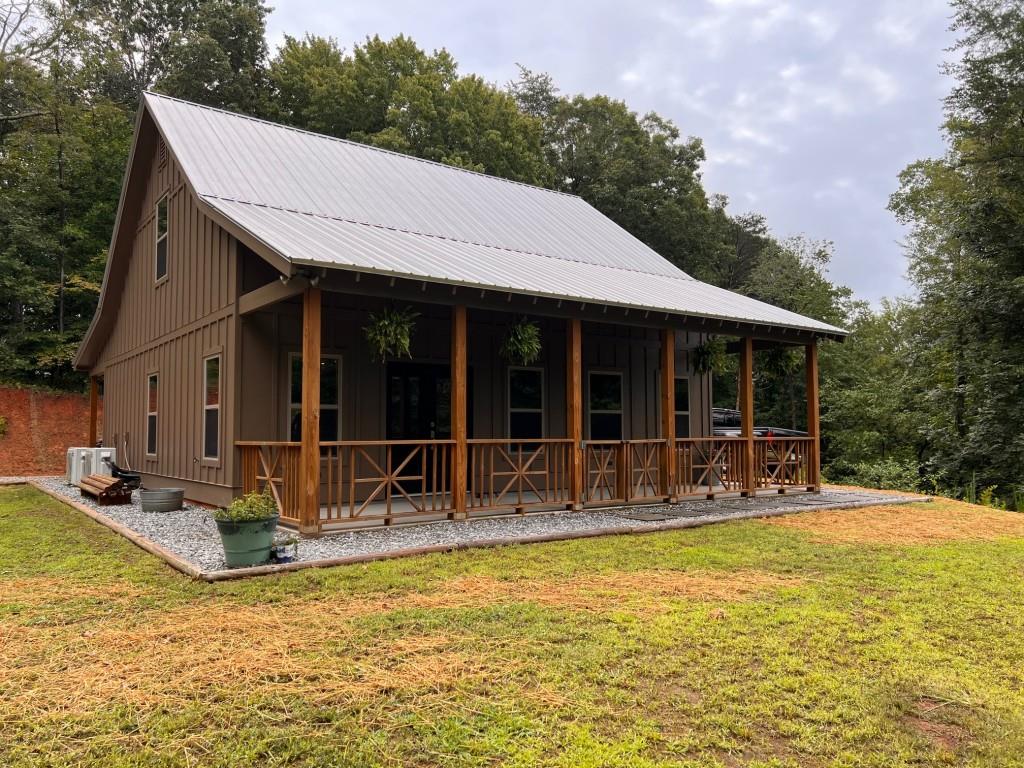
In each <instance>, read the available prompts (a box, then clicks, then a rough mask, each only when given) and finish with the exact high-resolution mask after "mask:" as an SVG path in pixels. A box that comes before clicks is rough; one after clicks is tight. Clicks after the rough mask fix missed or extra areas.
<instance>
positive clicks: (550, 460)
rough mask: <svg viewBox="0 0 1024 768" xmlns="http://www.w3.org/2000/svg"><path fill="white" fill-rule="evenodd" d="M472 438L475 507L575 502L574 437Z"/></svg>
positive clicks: (472, 502) (472, 504)
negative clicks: (572, 475) (572, 481)
mask: <svg viewBox="0 0 1024 768" xmlns="http://www.w3.org/2000/svg"><path fill="white" fill-rule="evenodd" d="M467 442H468V443H469V499H468V501H467V507H468V509H469V510H470V511H484V510H510V511H515V512H519V513H523V512H526V511H527V510H528V509H531V508H539V507H548V508H553V507H559V506H563V507H564V506H571V504H572V499H571V498H570V490H569V489H570V482H569V467H570V457H571V456H570V454H571V450H572V441H571V440H565V439H551V438H549V439H543V440H505V439H496V440H480V439H472V440H469V441H467Z"/></svg>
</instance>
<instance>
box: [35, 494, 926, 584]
mask: <svg viewBox="0 0 1024 768" xmlns="http://www.w3.org/2000/svg"><path fill="white" fill-rule="evenodd" d="M32 482H33V484H35V485H37V486H38V487H40V488H41V489H43V490H45V491H47V492H48V493H50V494H52V495H55V496H57V497H59V498H62V499H65V500H67V501H70V502H74V503H75V504H76V505H85V506H87V507H89V508H90V509H91V510H92V511H94V512H96V513H98V515H97V519H99V520H100V522H104V523H105V524H107V525H110V524H111V523H113V524H115V525H118V526H123V527H125V528H127V529H129V530H130V531H131V532H132V534H134V535H135V536H136V537H138V538H141V539H145V540H148V541H149V542H151V543H153V544H157V545H159V546H160V547H163V548H165V549H166V550H169V551H170V552H171V553H172V554H173V555H175V556H177V557H178V558H181V559H183V560H184V561H186V562H187V563H189V564H190V565H191V566H192V568H194V570H195V571H197V572H199V573H200V575H201V577H202V578H211V579H216V578H225V577H235V576H242V575H248V574H247V573H246V571H248V572H249V573H250V574H252V573H254V572H256V573H258V572H265V571H267V570H268V569H267V568H260V569H241V570H239V571H226V570H224V569H225V564H224V556H223V550H222V548H221V543H220V537H219V535H218V533H217V527H216V525H215V524H214V522H213V518H212V517H211V516H210V513H209V510H207V509H205V508H202V507H197V506H194V505H191V504H188V505H186V508H185V509H184V510H181V511H179V512H164V513H143V512H142V511H141V509H140V507H139V504H138V494H137V493H136V494H134V497H133V501H132V503H131V504H126V505H121V506H111V507H102V508H101V507H98V506H96V505H95V504H94V503H92V502H91V500H90V499H85V498H82V497H81V496H80V494H79V492H78V490H77V489H76V488H73V487H70V486H67V485H65V484H64V479H63V478H59V477H52V478H33V479H32ZM925 500H927V499H926V497H922V496H911V497H908V496H907V495H905V494H895V493H888V492H885V491H871V490H866V489H865V490H856V491H854V490H846V489H843V490H838V489H824V490H822V491H821V493H803V494H788V495H780V494H777V493H774V494H771V495H763V496H756V497H753V498H731V499H721V500H719V499H716V500H714V501H686V502H680V503H677V504H658V505H651V506H646V507H636V506H632V507H614V508H607V509H587V510H584V511H582V512H569V511H562V512H551V513H548V514H544V513H534V514H529V515H505V516H500V517H493V516H492V517H489V518H488V519H478V520H470V521H449V520H443V521H439V522H433V523H427V524H419V525H403V526H390V527H386V528H385V527H381V528H370V529H366V528H364V529H361V530H350V531H340V532H337V533H332V534H328V535H324V536H320V537H317V538H307V537H302V538H301V540H300V542H299V547H298V549H299V560H298V562H296V563H289V564H287V565H280V566H272V568H273V569H279V570H280V569H293V568H298V567H308V566H314V565H328V564H334V563H339V561H340V562H344V561H345V560H346V559H347V560H349V561H365V560H369V559H379V558H385V557H398V556H402V555H408V554H416V553H420V552H431V551H444V550H453V549H465V548H469V547H480V546H493V545H497V544H514V543H530V542H537V541H544V540H558V539H569V538H578V537H583V536H600V535H607V534H617V533H618V534H625V533H643V532H648V531H650V532H653V531H658V530H664V529H670V528H689V527H696V526H700V525H708V524H711V523H718V522H725V521H728V520H742V519H746V518H757V517H769V516H773V515H782V514H792V513H798V512H804V511H812V510H818V509H841V508H855V507H864V506H874V505H879V504H904V503H908V502H913V501H925ZM172 564H174V565H176V564H175V563H173V562H172ZM339 564H340V563H339ZM176 567H179V566H177V565H176Z"/></svg>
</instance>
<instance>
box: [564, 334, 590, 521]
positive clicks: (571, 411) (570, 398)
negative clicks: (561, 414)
mask: <svg viewBox="0 0 1024 768" xmlns="http://www.w3.org/2000/svg"><path fill="white" fill-rule="evenodd" d="M565 350H566V355H565V358H566V359H565V371H566V377H565V436H566V437H567V438H569V440H571V441H572V445H571V446H570V447H569V498H570V499H571V501H572V508H573V509H579V508H580V507H581V506H582V505H583V500H584V496H585V494H584V470H583V330H582V324H581V323H580V320H579V318H575V317H574V318H570V319H569V320H567V321H566V323H565Z"/></svg>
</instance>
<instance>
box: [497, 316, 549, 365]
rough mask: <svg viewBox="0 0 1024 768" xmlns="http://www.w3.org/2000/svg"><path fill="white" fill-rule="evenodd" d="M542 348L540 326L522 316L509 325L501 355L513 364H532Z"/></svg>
mask: <svg viewBox="0 0 1024 768" xmlns="http://www.w3.org/2000/svg"><path fill="white" fill-rule="evenodd" d="M542 349H543V346H542V344H541V340H540V327H539V326H538V325H537V324H536V323H535V322H533V321H532V320H529V319H527V318H525V317H524V318H521V319H520V320H518V321H517V322H515V323H513V324H512V325H510V326H509V328H508V332H507V333H506V334H505V341H504V343H503V344H502V345H501V356H502V357H503V358H505V360H507V361H508V362H510V363H513V364H514V365H533V364H534V363H535V362H537V361H538V360H539V359H540V353H541V350H542Z"/></svg>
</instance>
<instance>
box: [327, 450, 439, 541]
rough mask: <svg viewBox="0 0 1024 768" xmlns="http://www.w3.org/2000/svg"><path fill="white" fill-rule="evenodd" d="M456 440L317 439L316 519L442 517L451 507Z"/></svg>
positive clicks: (388, 520) (341, 520) (382, 519)
mask: <svg viewBox="0 0 1024 768" xmlns="http://www.w3.org/2000/svg"><path fill="white" fill-rule="evenodd" d="M454 445H455V441H454V440H379V441H355V440H347V441H337V442H324V443H320V453H321V483H322V484H323V486H324V488H323V489H322V491H321V507H320V524H321V526H323V525H325V524H330V523H356V522H363V521H365V522H371V521H382V522H384V523H385V524H391V523H392V522H395V521H396V520H403V519H410V518H417V517H419V518H422V517H425V516H441V515H447V514H449V513H450V512H451V511H452V509H453V508H454V507H453V504H452V497H451V466H452V450H453V446H454Z"/></svg>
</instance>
